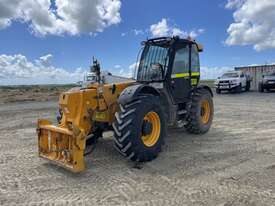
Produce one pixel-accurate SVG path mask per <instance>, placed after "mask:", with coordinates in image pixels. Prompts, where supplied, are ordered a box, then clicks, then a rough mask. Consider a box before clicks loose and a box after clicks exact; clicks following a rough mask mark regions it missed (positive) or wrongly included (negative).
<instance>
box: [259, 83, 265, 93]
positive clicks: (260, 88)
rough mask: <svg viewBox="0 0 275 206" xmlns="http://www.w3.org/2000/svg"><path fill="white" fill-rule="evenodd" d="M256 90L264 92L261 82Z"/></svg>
mask: <svg viewBox="0 0 275 206" xmlns="http://www.w3.org/2000/svg"><path fill="white" fill-rule="evenodd" d="M258 90H259V92H264V87H263V84H262V83H260V84H259V86H258Z"/></svg>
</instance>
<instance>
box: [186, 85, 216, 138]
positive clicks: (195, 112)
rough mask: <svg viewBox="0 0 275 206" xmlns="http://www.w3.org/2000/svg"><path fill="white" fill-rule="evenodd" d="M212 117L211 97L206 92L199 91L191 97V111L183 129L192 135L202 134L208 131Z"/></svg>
mask: <svg viewBox="0 0 275 206" xmlns="http://www.w3.org/2000/svg"><path fill="white" fill-rule="evenodd" d="M213 116H214V105H213V99H212V96H211V94H210V92H209V91H208V90H206V89H200V90H198V91H196V92H195V94H194V95H193V97H192V105H191V110H190V114H189V116H188V117H187V124H186V125H185V128H186V130H187V131H188V132H190V133H193V134H204V133H206V132H208V130H209V129H210V127H211V125H212V121H213Z"/></svg>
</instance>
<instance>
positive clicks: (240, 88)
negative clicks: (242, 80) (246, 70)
mask: <svg viewBox="0 0 275 206" xmlns="http://www.w3.org/2000/svg"><path fill="white" fill-rule="evenodd" d="M242 90H243V87H242V84H240V85H239V86H237V88H236V92H237V93H241V92H242Z"/></svg>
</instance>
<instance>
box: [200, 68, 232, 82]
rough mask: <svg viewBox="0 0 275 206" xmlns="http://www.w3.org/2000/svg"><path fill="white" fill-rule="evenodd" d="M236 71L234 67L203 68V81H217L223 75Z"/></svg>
mask: <svg viewBox="0 0 275 206" xmlns="http://www.w3.org/2000/svg"><path fill="white" fill-rule="evenodd" d="M230 70H234V69H233V68H232V67H204V66H202V67H201V79H203V80H207V79H217V78H218V77H220V76H222V74H223V73H225V72H227V71H230Z"/></svg>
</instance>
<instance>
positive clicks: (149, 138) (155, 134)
mask: <svg viewBox="0 0 275 206" xmlns="http://www.w3.org/2000/svg"><path fill="white" fill-rule="evenodd" d="M144 121H148V122H149V123H151V125H152V132H151V133H150V134H148V135H142V136H141V139H142V142H143V144H144V145H145V146H147V147H152V146H154V145H155V144H156V143H157V141H158V139H159V137H160V130H161V123H160V118H159V115H158V114H157V113H156V112H149V113H147V114H146V115H145V116H144V118H143V122H144Z"/></svg>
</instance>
